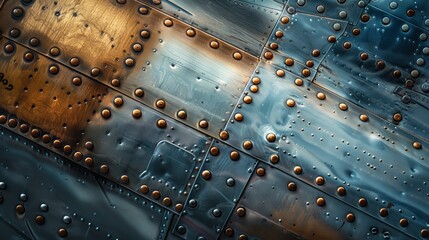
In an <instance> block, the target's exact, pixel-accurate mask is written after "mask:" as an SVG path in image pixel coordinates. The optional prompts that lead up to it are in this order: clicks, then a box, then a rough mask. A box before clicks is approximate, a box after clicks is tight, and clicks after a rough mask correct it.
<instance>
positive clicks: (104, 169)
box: [100, 164, 109, 174]
mask: <svg viewBox="0 0 429 240" xmlns="http://www.w3.org/2000/svg"><path fill="white" fill-rule="evenodd" d="M100 172H101V173H103V174H106V173H108V172H109V166H107V165H105V164H103V165H101V166H100Z"/></svg>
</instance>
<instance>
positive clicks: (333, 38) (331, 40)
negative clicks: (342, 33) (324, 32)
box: [328, 36, 337, 43]
mask: <svg viewBox="0 0 429 240" xmlns="http://www.w3.org/2000/svg"><path fill="white" fill-rule="evenodd" d="M335 41H337V38H336V37H334V36H329V37H328V42H330V43H334V42H335Z"/></svg>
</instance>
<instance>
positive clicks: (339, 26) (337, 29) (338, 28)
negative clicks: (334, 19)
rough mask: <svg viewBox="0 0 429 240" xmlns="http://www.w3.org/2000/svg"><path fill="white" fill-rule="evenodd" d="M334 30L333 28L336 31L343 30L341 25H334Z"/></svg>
mask: <svg viewBox="0 0 429 240" xmlns="http://www.w3.org/2000/svg"><path fill="white" fill-rule="evenodd" d="M332 28H333V29H334V30H335V31H340V29H341V25H340V24H339V23H334V25H332Z"/></svg>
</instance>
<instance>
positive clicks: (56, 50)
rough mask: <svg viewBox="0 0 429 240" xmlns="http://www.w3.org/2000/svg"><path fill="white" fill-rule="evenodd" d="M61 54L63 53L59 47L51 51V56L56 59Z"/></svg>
mask: <svg viewBox="0 0 429 240" xmlns="http://www.w3.org/2000/svg"><path fill="white" fill-rule="evenodd" d="M60 52H61V51H60V49H59V48H57V47H53V48H51V49H49V54H51V55H52V56H54V57H56V56H58V55H60Z"/></svg>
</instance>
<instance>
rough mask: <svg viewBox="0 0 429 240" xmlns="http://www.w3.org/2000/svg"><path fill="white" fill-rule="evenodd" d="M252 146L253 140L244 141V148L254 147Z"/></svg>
mask: <svg viewBox="0 0 429 240" xmlns="http://www.w3.org/2000/svg"><path fill="white" fill-rule="evenodd" d="M252 147H253V143H252V141H249V140H245V141H244V142H243V148H244V149H246V150H250V149H252Z"/></svg>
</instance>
